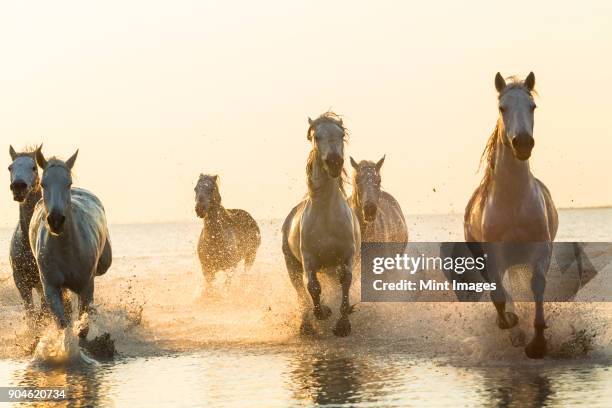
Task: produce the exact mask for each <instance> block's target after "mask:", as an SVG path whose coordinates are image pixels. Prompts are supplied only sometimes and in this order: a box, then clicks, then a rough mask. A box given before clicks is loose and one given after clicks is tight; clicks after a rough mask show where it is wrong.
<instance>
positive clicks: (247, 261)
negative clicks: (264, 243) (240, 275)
mask: <svg viewBox="0 0 612 408" xmlns="http://www.w3.org/2000/svg"><path fill="white" fill-rule="evenodd" d="M256 255H257V246H253V247H252V248H251V247H250V248H248V250H247V253H246V256H245V257H244V271H245V272H248V271H249V269H251V267H252V266H253V264H254V263H255V256H256Z"/></svg>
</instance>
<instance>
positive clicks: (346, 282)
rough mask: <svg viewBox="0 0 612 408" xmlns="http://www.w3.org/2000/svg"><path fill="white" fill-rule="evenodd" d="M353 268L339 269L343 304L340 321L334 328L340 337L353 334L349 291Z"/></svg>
mask: <svg viewBox="0 0 612 408" xmlns="http://www.w3.org/2000/svg"><path fill="white" fill-rule="evenodd" d="M352 271H353V267H352V265H350V264H348V265H347V264H345V265H342V266H340V267H339V268H338V273H339V278H340V286H341V289H342V303H341V305H340V319H338V322H337V323H336V326H335V327H334V334H335V335H336V336H338V337H346V336H348V335H349V334H351V322H350V321H349V318H348V316H349V314H350V313H351V312H352V307H351V305H350V304H349V291H350V289H351V281H352V280H353V272H352Z"/></svg>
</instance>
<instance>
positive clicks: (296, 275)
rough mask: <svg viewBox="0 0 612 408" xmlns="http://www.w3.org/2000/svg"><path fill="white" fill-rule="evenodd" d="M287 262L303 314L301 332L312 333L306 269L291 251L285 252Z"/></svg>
mask: <svg viewBox="0 0 612 408" xmlns="http://www.w3.org/2000/svg"><path fill="white" fill-rule="evenodd" d="M283 252H284V255H285V264H286V265H287V272H288V273H289V279H290V280H291V284H292V285H293V288H294V289H295V292H296V293H297V297H298V303H299V305H300V313H301V314H302V323H301V324H300V334H302V335H312V334H313V333H314V328H313V327H312V323H311V321H310V319H308V315H307V310H308V299H307V293H306V287H305V286H304V269H303V268H302V264H301V263H300V261H298V260H297V259H296V258H295V257H294V256H293V254H291V252H285V250H284V249H283Z"/></svg>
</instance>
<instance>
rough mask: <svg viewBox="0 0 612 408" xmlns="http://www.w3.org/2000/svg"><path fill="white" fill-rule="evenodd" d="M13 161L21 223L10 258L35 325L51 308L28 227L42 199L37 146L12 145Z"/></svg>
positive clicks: (15, 278)
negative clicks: (35, 297) (37, 305)
mask: <svg viewBox="0 0 612 408" xmlns="http://www.w3.org/2000/svg"><path fill="white" fill-rule="evenodd" d="M9 153H10V155H11V160H12V163H11V165H10V166H9V171H10V173H11V185H10V187H11V191H12V192H13V199H14V200H15V201H17V202H18V203H19V223H18V224H17V227H16V228H15V232H14V233H13V238H12V239H11V251H10V261H11V267H12V269H13V279H14V280H15V286H17V290H18V291H19V295H21V299H22V300H23V304H24V306H25V310H26V317H27V322H28V326H30V328H33V327H34V324H35V323H36V322H37V321H38V320H39V318H40V314H42V313H44V312H46V311H47V307H46V303H45V297H44V294H43V290H42V285H41V283H40V277H39V276H38V267H37V266H36V260H35V259H34V255H32V250H31V249H30V240H29V238H28V230H29V228H30V220H31V219H32V214H33V213H34V206H35V205H36V203H37V202H38V201H39V200H40V199H41V197H42V193H41V190H40V178H39V176H38V166H37V165H36V158H35V154H34V150H27V149H26V151H23V152H19V153H18V152H16V151H15V149H13V146H10V147H9ZM34 289H36V290H37V292H38V295H39V296H40V305H41V310H40V312H41V313H40V314H37V313H36V311H35V310H34V309H35V308H34V302H33V299H32V291H33V290H34Z"/></svg>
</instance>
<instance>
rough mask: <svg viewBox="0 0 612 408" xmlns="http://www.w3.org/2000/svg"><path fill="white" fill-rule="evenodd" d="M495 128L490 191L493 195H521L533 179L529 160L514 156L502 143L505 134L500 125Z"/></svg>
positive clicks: (510, 149) (513, 196)
mask: <svg viewBox="0 0 612 408" xmlns="http://www.w3.org/2000/svg"><path fill="white" fill-rule="evenodd" d="M497 129H498V130H497V134H496V138H497V146H496V151H495V168H494V170H493V180H492V183H493V184H492V189H491V192H492V194H493V195H497V196H503V197H511V198H517V197H519V198H520V197H523V196H524V195H523V194H522V193H523V192H524V191H525V190H527V189H528V188H529V187H530V184H531V182H532V180H533V175H532V174H531V170H530V167H529V160H519V159H517V158H516V157H514V154H513V153H512V148H511V147H510V146H508V145H506V144H505V143H503V140H505V135H504V134H502V132H503V130H501V129H502V126H498V127H497Z"/></svg>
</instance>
